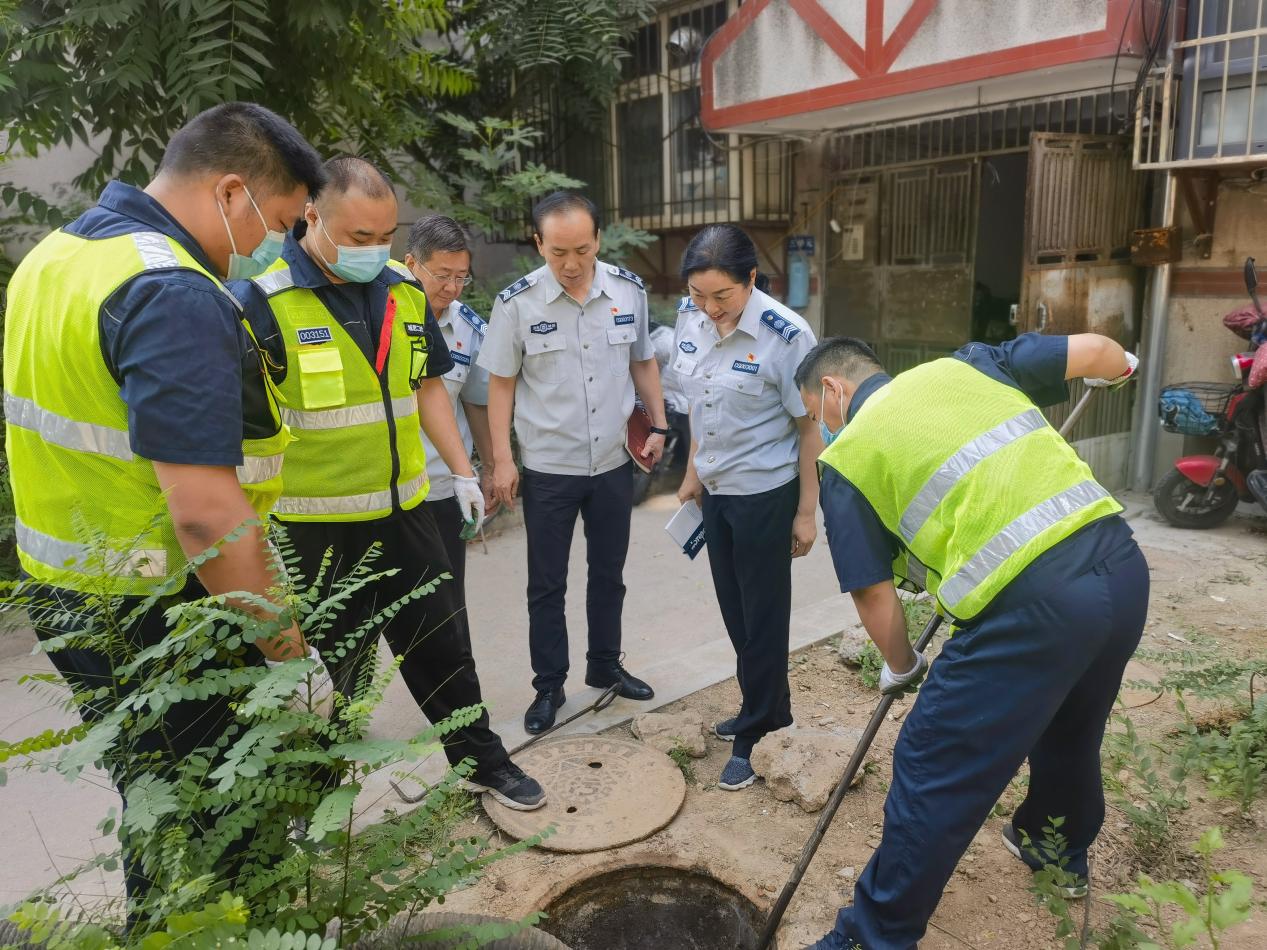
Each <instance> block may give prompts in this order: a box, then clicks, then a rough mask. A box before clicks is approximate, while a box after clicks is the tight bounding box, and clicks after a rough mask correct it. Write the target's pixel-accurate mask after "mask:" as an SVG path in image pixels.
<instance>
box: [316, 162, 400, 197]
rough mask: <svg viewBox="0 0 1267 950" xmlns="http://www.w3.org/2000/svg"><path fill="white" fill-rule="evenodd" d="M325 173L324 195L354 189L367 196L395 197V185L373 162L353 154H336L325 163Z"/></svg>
mask: <svg viewBox="0 0 1267 950" xmlns="http://www.w3.org/2000/svg"><path fill="white" fill-rule="evenodd" d="M325 168H326V174H327V175H329V176H330V182H329V184H328V185H327V190H326V195H327V196H333V195H345V194H347V193H348V192H349V191H352V190H353V189H356V190H357V191H360V192H361V193H362V194H364V195H365V196H366V197H367V198H386V197H388V196H391V197H393V198H395V197H396V187H395V185H393V184H392V180H391V179H390V178H388V177H387V172H385V171H383V170H382V169H381V168H379V167H378V166H377V165H375V164H374V163H373V162H370V161H366V160H365V159H363V158H357V157H356V156H355V155H336V156H335V157H334V158H332V159H329V160H328V161H327V162H326V165H325Z"/></svg>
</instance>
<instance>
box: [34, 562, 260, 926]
mask: <svg viewBox="0 0 1267 950" xmlns="http://www.w3.org/2000/svg"><path fill="white" fill-rule="evenodd" d="M26 593H27V594H28V595H29V596H30V598H31V603H32V605H33V606H32V607H31V608H30V609H29V611H28V612H29V614H30V617H31V622H32V624H33V625H34V627H35V632H36V635H37V636H38V637H39V638H40V639H41V640H48V639H50V638H52V637H59V636H65V635H67V634H72V633H81V632H83V631H85V630H87V629H89V626H90V623H91V619H92V618H89V617H86V616H85V615H84V614H83V612H82V611H83V605H84V602H85V598H84V595H82V594H79V593H76V592H74V591H68V590H61V589H58V588H52V587H46V586H42V585H37V586H34V587H31V588H28V589H27V590H26ZM206 595H207V592H206V591H205V590H204V589H203V588H202V586H201V585H200V584H198V583H197V581H190V583H189V584H188V585H187V586H186V588H185V590H184V591H183V592H182V593H181V595H180V596H179V598H173V601H176V600H185V601H191V600H197V599H198V598H199V597H205V596H206ZM140 603H141V599H140V598H123V599H122V600H121V601H120V602H119V604H118V607H117V611H116V616H118V617H125V616H127V615H128V614H129V613H131V611H133V610H134V609H135V608H136V607H137V606H138V605H139V604H140ZM35 605H39V606H35ZM170 605H171V602H167V603H160V604H158V605H156V606H155V607H153V608H152V609H151V610H150V611H149V612H148V613H146V614H144V615H142V616H141V617H140V618H139V619H138V620H137V621H136V622H135V623H134V624H133V625H132V626H131V627H130V628H128V629H127V630H126V631H124V632H125V635H126V636H127V637H128V639H129V640H130V641H131V645H132V650H133V652H134V653H135V652H139V651H140V650H143V649H145V648H146V647H151V646H154V645H155V644H157V643H159V642H160V641H161V640H162V639H163V638H164V637H166V636H167V633H168V627H167V624H166V622H165V621H164V619H163V610H164V609H165V608H166V607H167V606H170ZM48 658H49V659H50V660H51V661H52V663H53V666H55V667H56V668H57V671H58V672H59V673H61V675H62V678H63V679H65V680H66V682H67V683H68V684H69V685H70V687H71V688H72V689H73V690H74V691H75V692H77V693H78V692H84V691H87V690H95V689H99V688H100V687H102V686H106V685H108V686H110V687H111V693H110V695H109V696H108V697H105V698H103V699H98V700H94V702H93V703H92V704H91V705H83V706H80V707H79V715H80V718H81V719H83V721H84V722H85V723H88V724H92V723H94V722H96V721H98V720H99V719H101V718H103V717H104V716H106V715H107V714H108V713H109V712H110V711H111V710H113V709H114V708H115V707H116V706H117V705H118V704H119V703H120V702H121V701H122V700H123V699H124V698H125V697H126V696H128V695H129V694H130V693H132V692H134V691H135V690H136V689H137V687H138V686H139V685H140V682H139V678H138V677H136V676H133V677H131V678H130V679H128V680H127V681H120V680H119V679H118V678H117V677H116V676H115V673H114V669H113V666H112V661H111V658H110V657H109V655H107V654H106V653H103V652H98V651H96V650H93V649H87V648H84V647H68V648H65V649H61V650H56V651H54V652H51V653H49V654H48ZM260 659H261V661H262V657H261V658H260ZM210 665H211V666H213V667H215V666H220V665H222V664H220V663H217V662H214V661H213V662H212V663H211V664H210ZM237 698H239V697H225V696H219V697H213V698H211V699H206V700H186V701H183V702H179V703H176V704H174V705H173V706H172V707H171V708H170V709H169V710H168V712H167V714H166V715H165V716H164V717H163V722H162V724H161V725H159V726H158V727H156V728H154V729H150V730H148V731H145V732H132V733H129V734H128V735H127V737H126V740H122V739H121V742H126V748H118V749H115V750H112V751H111V752H110V753H109V754H108V755H107V756H106V760H105V765H106V768H107V770H108V771H109V772H110V775H111V778H112V779H113V781H114V782H115V785H116V787H117V788H118V790H119V795H120V796H121V797H122V798H123V808H124V810H125V811H126V810H127V807H128V804H127V803H128V788H129V784H130V783H129V781H128V776H129V774H131V777H132V778H133V779H136V778H139V777H141V776H143V775H147V774H153V773H157V774H158V775H160V776H163V777H166V778H172V779H174V778H176V775H175V770H174V766H175V764H176V763H177V762H179V761H181V760H182V759H184V758H185V757H187V756H188V755H190V754H191V753H192V752H194V750H196V749H200V748H201V749H207V747H209V746H211V744H212V743H214V742H215V741H216V740H217V739H219V738H220V737H221V736H222V735H223V734H224V733H225V732H226V731H228V730H230V729H232V728H234V723H235V717H234V715H233V711H232V709H231V708H230V703H231V702H232V701H233V700H234V699H237ZM207 751H208V752H210V750H209V749H207ZM210 754H211V757H212V760H213V763H214V761H215V759H216V758H217V755H219V756H222V755H223V753H219V754H217V753H214V752H210ZM124 755H126V756H128V757H129V758H139V757H142V756H145V757H146V764H145V767H144V768H143V769H132V768H129V767H127V759H124V758H123V757H122V756H124ZM187 817H188V822H187V825H186V830H187V831H188V832H189V833H190V834H191V835H196V834H197V831H198V829H200V828H208V827H210V826H212V825H213V824H214V823H215V821H217V820H218V817H221V816H213V815H211V814H201V813H195V814H193V815H189V816H187ZM252 840H254V835H253V834H251V833H248V834H246V835H244V836H243V837H241V838H239V839H238V840H237V842H236V843H235V844H234V845H233V846H231V847H230V848H228V849H227V850H226V851H225V853H224V854H223V856H222V859H221V862H220V867H219V868H218V871H219V874H220V877H221V879H222V880H225V881H228V882H230V884H231V883H232V880H233V878H234V876H235V875H236V873H237V866H238V861H239V859H240V857H241V853H242V852H243V851H244V850H245V849H246V847H247V846H248V845H249V844H250V843H251V842H252ZM123 878H124V886H125V887H126V889H127V894H128V899H129V902H130V904H132V905H134V906H135V905H137V904H139V903H141V902H143V901H145V900H146V898H147V897H148V895H149V892H150V890H151V886H152V885H151V882H150V881H149V879H148V878H146V877H145V875H144V873H143V872H142V870H141V868H140V866H139V865H138V864H137V862H136V861H134V860H133V858H132V850H131V848H130V847H129V845H128V842H127V841H124V842H123ZM128 919H129V924H135V923H136V922H137V917H136V916H135V914H134V913H133V911H132V910H129V914H128Z"/></svg>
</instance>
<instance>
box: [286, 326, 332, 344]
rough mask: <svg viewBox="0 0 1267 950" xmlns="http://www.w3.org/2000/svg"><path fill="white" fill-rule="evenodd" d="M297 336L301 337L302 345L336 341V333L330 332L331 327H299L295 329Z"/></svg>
mask: <svg viewBox="0 0 1267 950" xmlns="http://www.w3.org/2000/svg"><path fill="white" fill-rule="evenodd" d="M295 336H296V337H298V338H299V343H300V345H301V346H303V345H306V344H309V343H333V342H334V334H333V333H331V332H330V328H329V327H298V328H296V330H295Z"/></svg>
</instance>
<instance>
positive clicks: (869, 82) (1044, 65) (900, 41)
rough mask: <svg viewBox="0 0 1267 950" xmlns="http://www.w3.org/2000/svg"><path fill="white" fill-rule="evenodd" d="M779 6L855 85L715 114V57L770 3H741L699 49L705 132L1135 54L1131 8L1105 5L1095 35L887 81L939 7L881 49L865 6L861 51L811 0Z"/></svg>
mask: <svg viewBox="0 0 1267 950" xmlns="http://www.w3.org/2000/svg"><path fill="white" fill-rule="evenodd" d="M784 2H786V3H787V4H788V6H790V7H791V8H792V9H793V10H794V11H795V12H796V13H797V15H798V16H800V17H801V19H802V20H804V21H805V23H806V24H807V25H808V26H809V27H810V29H812V30H813V31H814V32H815V33H816V34H817V35H818V36H819V37H821V38H822V40H823V42H825V43H826V44H827V45H828V47H830V48H831V50H832V51H833V52H834V53H835V54H836V55H837V56H839V57H840V59H841V61H842V62H844V63H845V65H847V66H848V67H849V68H850V69H851V70H852V71H853V72H854V73H855V74H856V75H857V77H858V78H856V79H850V80H848V81H846V82H841V83H836V84H834V85H830V86H821V87H819V88H816V89H806V90H803V91H801V92H792V93H788V94H786V95H782V96H774V97H772V98H769V99H759V100H756V101H753V102H745V103H739V104H737V105H733V106H727V107H725V108H721V109H719V108H716V107H715V105H714V102H713V92H714V90H713V68H714V66H715V64H716V62H717V59H718V57H719V56H720V55H721V54H722V52H724V51H725V50H726V49H727V48H728V47H729V46H730V45H731V44H732V43H734V42H735V40H736V39H737V38H738V37H739V35H740V34H741V33H743V32H744V31H745V30H747V29H748V28H749V27H750V26H751V25H752V23H753V21H754V20H756V18H757V16H758V15H759V14H760V13H761V11H762V10H764V9H765V8H766V6H768V5H769V3H770V0H747V2H746V3H744V4H743V6H741V7H740V8H739V10H738V11H737V12H736V13H735V15H734V16H732V17H731V18H730V19H729V20H727V21H726V22H725V24H723V25H722V27H721V29H719V30H718V31H717V32H716V33H715V34H713V36H712V37H710V38H709V41H708V44H707V46H706V47H705V48H704V53H703V58H702V67H701V78H702V87H703V89H702V105H703V109H702V118H703V122H704V125H705V127H706V128H709V129H724V128H731V127H734V126H740V125H749V124H752V123H757V122H764V121H768V120H771V119H781V118H786V117H788V116H793V115H799V114H801V113H805V112H817V111H819V110H822V109H831V108H835V107H837V106H844V105H850V104H852V103H856V102H868V101H871V100H874V99H885V98H890V97H892V96H901V95H905V94H907V93H912V92H924V91H927V90H929V89H939V88H942V87H945V86H954V85H959V84H961V83H969V82H976V81H979V80H982V79H991V78H996V77H999V76H1010V75H1014V74H1016V73H1023V72H1029V71H1031V70H1038V69H1050V68H1052V67H1055V66H1064V65H1068V64H1071V63H1082V62H1087V61H1089V60H1095V59H1105V58H1109V57H1112V56H1114V54H1116V53H1117V51H1118V47H1119V45H1120V46H1121V48H1122V52H1123V53H1127V54H1132V53H1133V52H1134V51H1136V50H1139V49H1141V48H1142V46H1143V43H1142V38H1141V35H1142V34H1141V28H1140V25H1139V17H1137V16H1136V17H1130V22H1127V17H1128V15H1129V13H1130V8H1131V0H1105V2H1106V5H1107V13H1108V16H1107V22H1106V24H1105V28H1104V29H1103V30H1096V31H1094V32H1091V33H1081V34H1078V35H1074V36H1065V37H1060V38H1059V39H1055V40H1046V41H1043V42H1041V43H1030V44H1027V45H1024V46H1016V47H1012V48H1011V49H1005V50H995V51H992V52H989V53H982V54H980V55H977V56H966V57H964V58H962V59H956V60H948V61H947V62H944V63H933V64H931V65H928V66H919V67H916V68H914V69H905V70H902V71H900V72H897V73H890V72H889V71H888V70H889V68H890V67H891V66H892V65H893V63H894V62H895V61H896V60H897V58H898V56H899V55H900V54H901V52H902V50H903V49H905V48H906V45H907V44H908V43H909V42H910V41H911V38H912V37H914V36H915V33H916V32H917V31H918V30H919V28H920V26H921V25H922V24H923V23H924V21H925V20H926V19H927V18H928V15H929V14H930V13H931V12H932V11H933V8H934V7H936V6H937V4H938V2H939V0H915V2H914V3H912V4H911V7H910V9H909V10H908V11H907V12H906V14H905V16H903V17H902V20H901V21H900V22H899V23H898V25H897V27H896V28H895V29H894V31H893V34H892V36H890V37H889V39H888V40H887V41H885V40H884V36H883V29H884V3H885V0H866V3H867V28H866V37H865V38H864V40H865V45H860V44H859V43H858V41H857V40H856V39H855V38H854V37H852V36H850V35H849V34H848V33H847V32H845V30H844V29H843V28H842V27H841V26H840V24H839V23H838V22H836V20H834V19H833V18H832V17H831V15H830V14H829V13H828V12H827V11H826V10H825V9H823V7H822V5H821V4H820V3H819V2H818V0H784ZM1039 2H1041V0H1039ZM1143 2H1144V3H1145V5H1148V6H1154V4H1155V3H1156V0H1143ZM1152 12H1153V15H1154V16H1156V15H1157V11H1156V10H1155V9H1154V10H1153V11H1152Z"/></svg>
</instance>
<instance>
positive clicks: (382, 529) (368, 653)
mask: <svg viewBox="0 0 1267 950" xmlns="http://www.w3.org/2000/svg"><path fill="white" fill-rule="evenodd" d="M286 533H287V534H288V535H289V537H290V541H291V545H292V547H293V548H294V550H295V554H296V555H297V556H298V558H299V571H300V573H302V574H303V576H304V578H305V579H306V580H308V581H311V578H313V577H315V576H316V573H317V569H318V567H319V566H320V564H321V559H322V558H323V557H324V556H325V552H326V550H327V549H329V550H331V551H332V561H331V563H332V567H333V569H332V570H331V571H329V572H328V573H327V592H328V590H329V585H330V584H331V583H333V581H334V580H335V579H336V578H337V577H340V576H342V575H344V574H346V573H347V572H348V571H350V570H351V569H352V567H353V565H355V564H356V562H357V561H358V560H359V559H360V558H361V557H362V556H363V555H364V554H365V552H366V551H368V550H369V548H370V545H371V544H373V543H374V542H378V544H379V547H380V550H381V552H382V553H381V555H380V556H379V558H378V560H376V561H375V562H374V564H373V569H374V570H385V569H387V568H393V567H394V568H399V571H398V573H396V574H395V575H393V576H391V577H387V578H383V579H382V580H380V581H378V582H376V583H374V584H371V585H368V586H367V587H364V588H362V589H361V590H360V591H358V592H357V594H355V595H354V596H353V597H352V598H351V600H350V601H349V602H348V603H347V605H346V606H345V607H344V609H343V610H342V611H340V612H339V613H338V614H337V615H336V618H335V624H334V627H333V629H331V630H330V631H329V632H328V633H327V634H326V635H325V638H324V640H323V641H322V642H320V643H316V644H315V645H316V647H317V649H318V650H320V651H321V655H322V657H323V658H325V660H326V665H327V666H328V667H329V669H330V672H331V675H332V676H333V677H334V680H335V684H336V686H337V687H338V689H339V690H340V691H344V692H346V691H347V690H349V689H350V688H351V686H352V685H353V684H354V683H355V682H356V677H357V676H359V675H360V673H361V671H362V670H363V669H364V664H365V663H367V662H369V661H371V660H372V658H373V656H374V650H375V649H376V648H377V646H378V641H377V637H365V638H363V640H362V641H361V643H360V644H359V645H358V646H357V649H355V650H354V651H352V652H350V653H348V654H347V655H346V656H344V657H336V656H334V655H332V649H333V647H334V645H335V644H337V643H339V642H340V641H342V640H345V639H346V638H347V637H348V635H349V634H351V633H352V631H354V630H356V628H357V627H359V626H360V625H361V624H362V623H364V622H365V621H366V620H368V619H369V618H370V617H371V616H373V615H374V614H375V613H376V612H377V611H379V610H382V609H383V608H384V607H386V606H388V605H389V604H392V603H395V602H396V601H398V600H399V599H400V598H401V597H403V596H405V595H406V594H409V593H410V592H412V591H414V590H415V589H417V587H418V586H419V585H420V584H422V583H426V582H428V581H430V580H433V579H434V578H435V577H436V575H438V574H441V573H449V558H448V555H447V554H446V553H445V545H444V540H443V539H442V537H441V534H440V530H439V528H438V527H437V525H436V519H435V517H434V515H433V514H432V512H431V510H430V509H429V506H428V505H426V504H425V503H424V504H421V505H419V506H418V507H416V508H413V509H411V510H410V511H405V512H401V513H399V514H397V515H395V516H392V517H388V518H380V519H378V520H375V521H346V522H298V521H296V522H290V523H288V524H287V525H286ZM323 593H325V592H323ZM381 632H382V634H383V636H384V637H385V638H386V639H387V645H388V646H389V647H390V648H391V650H392V653H393V654H395V655H397V656H402V657H404V661H403V663H402V664H401V667H400V674H401V678H402V679H403V680H404V681H405V685H406V686H407V687H408V688H409V692H410V693H412V694H413V697H414V700H415V701H416V702H417V703H418V706H419V707H420V708H421V709H422V712H423V714H424V715H425V716H426V717H427V719H429V720H430V721H431V722H432V723H437V722H440V721H441V720H442V719H445V718H447V717H448V716H449V715H450V714H452V713H453V712H454V710H457V709H462V708H464V707H467V706H474V705H476V704H477V703H480V702H482V701H483V697H482V695H481V693H480V681H479V677H478V675H476V672H475V659H474V657H472V655H471V637H470V633H469V631H468V629H467V624H466V602H465V600H464V599H463V597H462V593H461V589H460V588H459V586H458V584H457V583H455V582H454V581H443V582H441V583H440V585H439V586H438V587H437V588H436V589H435V590H434V591H433V592H432V593H430V594H428V595H427V596H425V597H420V598H418V599H416V600H413V601H410V602H409V603H408V604H406V605H405V606H404V607H402V608H401V609H400V610H399V611H398V612H397V613H396V614H395V616H393V617H392V618H391V619H390V620H388V621H387V622H386V623H385V624H384V625H383V626H382V628H381ZM444 752H445V755H446V756H447V757H448V759H449V762H450V763H452V764H454V765H456V764H457V763H458V762H461V761H462V759H464V758H466V757H468V756H469V757H470V758H472V759H474V760H475V763H476V767H477V769H478V770H479V772H480V773H481V774H483V773H486V772H487V771H488V770H490V769H494V768H497V767H498V766H500V765H502V764H504V763H505V762H506V760H507V758H508V756H507V755H506V748H505V746H503V745H502V741H501V739H500V738H498V736H497V734H496V733H495V732H493V731H492V729H490V728H489V724H488V713H487V712H484V713H483V714H481V715H480V718H479V720H478V721H476V722H475V723H474V724H473V725H470V726H467V727H465V728H463V729H459V730H458V731H457V732H455V733H452V734H451V735H450V736H448V737H447V739H446V741H445V746H444Z"/></svg>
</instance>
